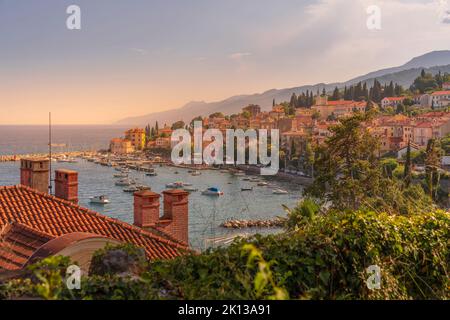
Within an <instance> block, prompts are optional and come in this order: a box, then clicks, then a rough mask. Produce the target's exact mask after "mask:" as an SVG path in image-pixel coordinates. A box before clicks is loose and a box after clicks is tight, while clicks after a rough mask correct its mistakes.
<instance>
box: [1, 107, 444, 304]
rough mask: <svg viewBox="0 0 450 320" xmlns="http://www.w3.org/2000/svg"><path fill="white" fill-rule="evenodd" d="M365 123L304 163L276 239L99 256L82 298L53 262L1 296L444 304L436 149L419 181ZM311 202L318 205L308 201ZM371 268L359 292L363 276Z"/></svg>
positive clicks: (58, 260) (339, 133)
mask: <svg viewBox="0 0 450 320" xmlns="http://www.w3.org/2000/svg"><path fill="white" fill-rule="evenodd" d="M367 117H369V116H367V115H355V116H354V117H351V118H348V119H345V120H344V121H342V123H341V125H339V126H337V127H336V128H335V129H333V130H334V135H333V137H331V138H330V139H329V140H328V142H327V144H326V145H325V146H324V147H319V148H318V150H317V152H316V154H315V159H314V166H315V171H316V176H315V183H314V184H313V185H312V186H311V187H310V188H309V189H308V190H307V192H306V193H307V195H309V196H311V197H314V200H312V199H311V198H307V199H305V200H303V201H302V202H301V203H300V204H299V205H298V207H297V208H295V209H293V210H289V209H287V208H286V209H287V211H288V215H287V218H286V221H285V231H284V232H283V233H281V234H278V235H271V236H264V237H263V236H254V237H252V238H250V239H238V240H236V241H235V242H234V243H233V244H231V245H230V246H229V247H226V248H218V249H212V250H209V251H207V252H205V253H202V254H190V255H187V256H184V257H180V258H177V259H175V260H171V261H156V262H152V263H148V262H147V261H146V259H145V256H144V252H143V250H142V249H139V248H134V247H131V246H130V245H122V246H119V247H107V248H105V249H103V250H101V251H99V252H97V253H96V254H95V256H94V258H93V261H92V265H91V269H90V275H89V276H87V277H84V278H83V279H82V282H81V289H80V290H69V289H68V288H67V286H66V270H67V267H68V266H69V265H70V264H71V262H70V261H69V259H68V258H65V257H52V258H48V259H45V260H43V261H41V262H39V263H37V264H35V265H33V266H30V267H29V268H28V271H27V273H26V274H24V275H22V277H21V278H19V279H16V280H12V281H9V282H6V283H4V284H2V285H1V286H0V298H3V299H14V298H23V297H38V298H43V299H450V277H449V276H450V275H449V266H450V252H449V239H450V212H448V211H447V212H446V211H444V210H440V209H438V208H437V206H436V205H435V204H434V203H433V199H434V200H436V198H437V194H438V186H439V178H440V175H439V171H438V169H437V166H436V163H437V161H438V159H439V150H438V148H437V146H436V145H435V143H434V142H433V141H432V142H430V144H429V147H428V148H427V152H426V154H425V161H426V164H427V167H426V172H425V180H424V181H422V182H424V183H413V181H412V180H413V179H412V176H411V170H410V168H411V161H412V159H411V153H410V152H408V154H407V159H406V162H405V166H404V168H403V174H398V173H397V174H395V173H394V172H395V168H393V166H392V165H391V164H390V162H388V161H382V160H380V159H379V158H377V157H375V156H374V150H376V148H377V141H376V140H373V138H372V137H371V136H370V135H369V134H368V133H367V131H366V129H365V128H364V122H365V121H368V120H370V119H369V118H367ZM316 199H319V200H320V201H318V200H316ZM371 265H377V266H379V267H380V268H381V287H380V289H378V290H369V289H368V288H367V284H366V281H367V280H368V278H369V274H367V273H366V268H368V267H369V266H371Z"/></svg>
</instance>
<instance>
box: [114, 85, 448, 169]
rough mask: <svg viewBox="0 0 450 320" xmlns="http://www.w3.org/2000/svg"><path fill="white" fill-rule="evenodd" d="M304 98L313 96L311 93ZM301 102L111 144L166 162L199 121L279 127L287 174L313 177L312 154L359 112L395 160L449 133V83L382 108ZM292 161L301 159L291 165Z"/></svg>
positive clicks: (325, 98)
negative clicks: (178, 134)
mask: <svg viewBox="0 0 450 320" xmlns="http://www.w3.org/2000/svg"><path fill="white" fill-rule="evenodd" d="M391 85H392V84H391ZM352 89H353V88H352ZM336 90H338V89H337V88H336ZM385 90H386V91H387V89H385ZM345 91H347V89H345ZM342 95H347V94H346V93H343V94H342ZM303 96H307V97H309V96H310V93H306V95H305V94H303ZM300 98H301V95H300V96H298V97H297V96H296V95H295V93H294V94H293V99H292V100H291V102H285V103H282V104H276V103H275V101H274V103H273V105H272V107H271V109H269V110H268V111H262V110H263V108H262V107H261V106H259V105H249V106H245V107H243V109H242V112H241V113H239V114H233V115H224V114H223V113H221V112H216V113H213V114H211V115H209V116H206V117H202V116H199V117H197V118H195V119H192V122H191V123H189V124H185V123H184V122H183V121H176V122H174V123H173V124H171V125H168V124H164V126H163V127H161V128H159V127H158V123H156V124H155V126H154V127H151V126H150V125H148V126H147V127H146V128H132V129H129V130H127V131H126V132H125V133H124V136H123V137H122V138H114V139H112V140H111V143H110V152H111V153H112V154H117V155H126V154H133V153H136V152H138V153H139V152H142V151H144V150H145V151H148V152H150V153H152V154H159V155H161V156H164V155H165V156H166V160H170V159H169V157H168V156H169V155H170V149H171V148H172V147H173V144H174V142H173V141H171V135H172V132H173V130H176V129H180V128H186V129H188V130H190V132H191V134H193V130H192V128H193V125H192V124H193V122H194V121H202V124H203V128H204V129H205V130H206V129H219V130H220V131H221V132H222V133H223V134H224V135H225V134H226V130H228V129H243V130H247V129H255V130H259V129H266V130H271V129H278V130H279V132H280V139H281V141H280V146H281V151H282V155H281V156H282V157H283V159H281V160H282V161H281V162H280V165H281V166H282V167H283V166H284V167H283V169H284V171H289V172H290V171H294V172H295V171H299V172H302V173H303V174H304V175H310V174H311V172H309V173H307V172H304V171H307V170H303V171H302V168H303V169H304V167H305V163H304V162H305V161H306V160H305V159H306V158H307V157H308V152H311V149H312V148H314V146H317V145H321V144H323V142H324V141H325V140H326V139H327V138H328V137H330V136H331V134H332V133H331V130H330V128H332V127H333V126H335V125H336V124H337V123H339V119H342V118H345V117H348V116H351V115H352V114H354V113H355V112H360V113H365V112H368V111H370V110H372V111H375V112H376V116H375V117H374V118H373V119H372V120H371V121H370V122H368V123H366V127H367V129H368V130H369V131H370V132H371V133H372V135H373V136H375V137H377V138H378V139H379V141H380V146H379V150H378V155H379V156H380V157H393V158H397V159H398V160H399V161H402V160H404V156H405V153H406V149H407V147H408V145H410V147H411V149H412V150H413V151H414V152H417V153H420V152H424V151H425V149H426V147H427V144H428V142H429V141H430V140H431V139H437V140H440V139H444V138H445V137H446V136H448V135H449V134H450V82H444V83H442V87H439V88H437V89H436V90H435V91H432V92H428V93H424V94H415V95H401V96H386V97H383V98H382V99H380V102H379V103H378V104H377V103H376V102H374V101H366V100H365V99H359V100H346V99H344V98H341V97H340V93H339V92H338V93H337V94H336V91H335V92H334V94H333V96H330V95H328V94H327V93H325V92H323V93H322V94H319V93H318V94H317V95H316V96H315V97H312V96H311V101H312V102H311V103H310V105H309V106H298V102H297V101H298V100H300ZM264 109H267V108H264ZM292 109H293V110H292ZM292 159H296V161H289V160H292ZM299 160H300V161H299ZM302 160H303V163H302ZM288 163H289V164H288ZM287 164H288V165H287ZM449 165H450V156H449V155H448V154H445V155H443V157H442V167H443V168H446V167H447V168H448V166H449Z"/></svg>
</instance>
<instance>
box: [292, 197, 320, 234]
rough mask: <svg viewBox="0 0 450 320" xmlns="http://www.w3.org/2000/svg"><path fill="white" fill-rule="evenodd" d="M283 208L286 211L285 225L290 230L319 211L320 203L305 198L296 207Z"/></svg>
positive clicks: (310, 218) (307, 220)
mask: <svg viewBox="0 0 450 320" xmlns="http://www.w3.org/2000/svg"><path fill="white" fill-rule="evenodd" d="M284 209H285V211H286V212H287V219H286V223H285V227H286V229H287V230H290V231H292V230H297V229H298V228H300V227H301V226H302V225H304V224H305V223H309V222H310V221H311V220H312V219H314V218H315V217H316V215H317V214H318V213H319V211H320V205H319V204H318V203H317V202H316V201H315V200H313V199H309V198H306V199H304V200H302V201H301V202H300V203H299V205H298V206H297V207H296V208H294V209H289V208H287V207H284Z"/></svg>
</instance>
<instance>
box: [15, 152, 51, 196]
mask: <svg viewBox="0 0 450 320" xmlns="http://www.w3.org/2000/svg"><path fill="white" fill-rule="evenodd" d="M49 164H50V162H49V161H48V159H22V160H20V184H21V185H24V186H28V187H30V188H33V189H36V190H37V191H40V192H45V193H47V192H48V185H49V175H48V173H49Z"/></svg>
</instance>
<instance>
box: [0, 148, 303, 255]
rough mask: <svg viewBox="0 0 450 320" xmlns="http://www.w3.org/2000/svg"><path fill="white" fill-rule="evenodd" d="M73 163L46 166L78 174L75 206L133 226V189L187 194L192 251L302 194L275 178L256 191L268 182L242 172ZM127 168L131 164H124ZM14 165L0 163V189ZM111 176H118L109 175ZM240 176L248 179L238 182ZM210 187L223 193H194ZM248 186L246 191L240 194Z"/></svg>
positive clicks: (14, 172)
mask: <svg viewBox="0 0 450 320" xmlns="http://www.w3.org/2000/svg"><path fill="white" fill-rule="evenodd" d="M76 160H77V162H74V163H71V162H62V163H61V162H53V164H52V166H53V169H58V168H66V169H71V170H76V171H78V172H79V199H80V205H81V206H83V207H87V208H89V209H92V210H94V211H98V212H100V213H103V214H105V215H108V216H111V217H113V218H117V219H119V220H122V221H125V222H128V223H133V192H134V190H136V189H137V190H139V187H147V188H151V190H152V191H154V192H157V193H160V192H162V191H164V190H166V189H167V187H166V185H167V186H171V185H173V187H177V188H180V189H184V190H186V191H188V192H189V193H190V196H189V210H190V214H189V236H190V239H191V240H190V242H191V245H192V247H193V248H195V249H198V250H203V249H206V248H207V247H210V246H212V245H214V244H215V243H216V242H215V241H213V240H212V239H216V238H218V239H219V238H223V237H225V238H227V239H230V238H233V237H235V236H241V235H242V232H240V231H239V229H234V228H230V229H228V228H223V227H221V224H223V223H224V222H226V221H229V220H268V219H269V220H270V219H274V218H276V217H277V216H280V215H284V214H285V213H284V210H283V208H282V205H286V206H288V207H294V206H295V205H296V204H297V202H298V200H299V199H300V197H301V192H302V186H301V185H299V184H294V183H288V182H284V181H276V180H267V182H268V183H269V184H270V187H269V186H262V187H259V186H257V182H256V181H263V180H266V179H270V178H263V177H259V176H258V177H257V176H245V173H244V172H243V171H239V173H238V175H237V176H236V175H235V174H233V173H230V172H229V171H228V170H201V176H196V175H192V172H193V171H195V170H193V169H192V168H191V169H188V168H179V167H172V166H168V165H165V164H162V162H161V161H158V163H152V164H151V167H150V163H148V162H145V161H142V160H140V159H136V160H131V159H126V160H124V159H122V160H120V159H116V160H117V163H116V165H114V166H113V165H112V164H111V165H108V162H107V161H104V159H100V158H92V157H90V156H88V157H85V158H84V159H83V158H76ZM100 163H103V165H102V164H100ZM129 164H131V165H130V166H128V165H129ZM137 164H138V165H137ZM19 165H20V163H19V162H18V161H15V162H6V163H0V185H15V184H18V183H19ZM141 166H144V167H145V168H148V169H149V170H150V169H152V170H150V172H153V173H156V174H157V175H155V176H153V175H152V176H149V175H147V172H146V171H145V169H144V170H142V169H140V168H141ZM133 168H134V169H133ZM175 172H178V173H177V174H176V173H175ZM115 174H119V175H121V176H120V177H114V175H115ZM122 175H123V176H122ZM246 177H247V178H250V179H251V180H252V181H243V178H246ZM122 180H124V181H122ZM119 181H122V183H119V184H121V185H120V186H116V185H115V184H116V183H117V182H119ZM122 184H123V185H122ZM175 185H176V186H175ZM214 187H215V188H217V189H219V190H220V192H223V195H222V196H207V195H202V192H199V191H206V190H207V189H208V188H214ZM250 187H251V188H252V191H243V189H248V188H250ZM124 189H126V190H124ZM274 189H287V190H289V193H288V194H281V195H275V194H273V190H274ZM124 191H125V192H124ZM127 191H128V192H127ZM99 195H104V196H105V198H107V199H108V201H109V202H105V203H98V202H96V201H91V199H92V198H93V197H96V196H99ZM277 230H278V229H277V228H276V227H274V228H262V229H258V228H254V229H251V233H256V232H259V233H267V232H277ZM221 244H223V243H222V242H221ZM217 245H219V243H217Z"/></svg>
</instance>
